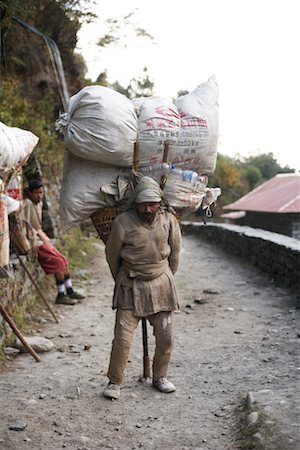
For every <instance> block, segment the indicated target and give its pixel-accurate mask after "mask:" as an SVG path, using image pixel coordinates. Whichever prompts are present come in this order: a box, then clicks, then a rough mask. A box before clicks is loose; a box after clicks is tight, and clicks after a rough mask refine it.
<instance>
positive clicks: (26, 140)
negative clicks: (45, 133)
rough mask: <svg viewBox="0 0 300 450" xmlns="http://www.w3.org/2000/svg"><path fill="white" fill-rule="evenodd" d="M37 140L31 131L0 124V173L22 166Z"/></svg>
mask: <svg viewBox="0 0 300 450" xmlns="http://www.w3.org/2000/svg"><path fill="white" fill-rule="evenodd" d="M38 140H39V138H38V137H37V136H35V135H34V134H33V133H32V132H31V131H27V130H22V129H21V128H17V127H8V126H7V125H5V124H4V123H2V122H0V171H1V172H2V173H5V172H10V171H12V170H16V169H17V168H18V167H21V166H23V165H24V164H25V162H26V161H27V159H28V158H29V156H30V154H31V152H32V151H33V149H34V147H35V146H36V144H37V143H38Z"/></svg>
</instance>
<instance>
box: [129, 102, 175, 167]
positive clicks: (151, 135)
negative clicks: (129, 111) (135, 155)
mask: <svg viewBox="0 0 300 450" xmlns="http://www.w3.org/2000/svg"><path fill="white" fill-rule="evenodd" d="M132 102H133V104H134V107H135V111H136V113H137V117H138V142H139V144H140V166H141V167H144V166H151V165H154V164H157V163H160V162H161V161H162V156H163V150H164V144H165V143H174V144H175V143H177V141H178V138H179V134H180V116H179V113H178V110H177V107H176V106H175V105H174V103H172V102H170V101H169V100H166V99H165V98H162V97H142V98H135V99H133V100H132Z"/></svg>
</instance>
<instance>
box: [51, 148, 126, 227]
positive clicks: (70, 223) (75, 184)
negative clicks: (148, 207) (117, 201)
mask: <svg viewBox="0 0 300 450" xmlns="http://www.w3.org/2000/svg"><path fill="white" fill-rule="evenodd" d="M128 172H129V170H127V171H126V169H123V170H122V169H119V168H118V167H116V166H109V165H105V164H101V163H98V162H95V161H88V160H84V159H82V158H78V157H77V156H75V155H73V153H71V152H69V151H68V150H65V155H64V171H63V178H62V184H61V190H60V204H59V213H60V217H61V221H62V225H63V226H64V228H65V229H68V228H72V227H74V226H76V225H78V224H80V223H81V222H83V221H84V220H87V219H89V218H90V216H91V215H92V214H93V213H94V212H95V211H97V210H98V209H100V208H105V207H106V206H109V205H108V204H107V199H106V196H105V194H104V193H102V192H101V191H100V188H101V187H102V186H103V185H106V184H109V183H111V182H112V181H113V180H115V179H116V178H117V176H118V175H119V174H120V173H121V174H123V175H124V176H126V173H128Z"/></svg>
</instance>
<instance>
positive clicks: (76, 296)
mask: <svg viewBox="0 0 300 450" xmlns="http://www.w3.org/2000/svg"><path fill="white" fill-rule="evenodd" d="M67 296H68V297H70V298H74V299H75V300H83V299H84V298H85V296H84V295H81V294H79V292H76V291H73V290H67Z"/></svg>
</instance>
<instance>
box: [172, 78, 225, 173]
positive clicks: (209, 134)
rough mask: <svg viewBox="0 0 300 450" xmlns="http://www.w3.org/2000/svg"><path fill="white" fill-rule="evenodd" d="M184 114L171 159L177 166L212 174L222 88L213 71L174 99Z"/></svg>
mask: <svg viewBox="0 0 300 450" xmlns="http://www.w3.org/2000/svg"><path fill="white" fill-rule="evenodd" d="M175 105H176V107H177V109H178V112H179V114H180V118H181V129H180V136H179V140H178V143H177V144H175V145H170V147H169V159H170V160H172V162H173V163H174V164H176V166H178V167H184V168H185V169H190V170H194V171H196V172H198V173H200V174H205V175H211V174H213V172H214V170H215V167H216V162H217V145H218V134H219V111H218V108H219V88H218V84H217V81H216V77H215V76H214V75H213V76H211V77H210V78H209V80H208V81H207V82H205V83H202V84H200V85H199V86H198V87H197V88H196V89H194V90H193V91H191V92H190V93H189V94H186V95H183V96H181V97H179V98H178V99H177V100H176V101H175Z"/></svg>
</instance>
